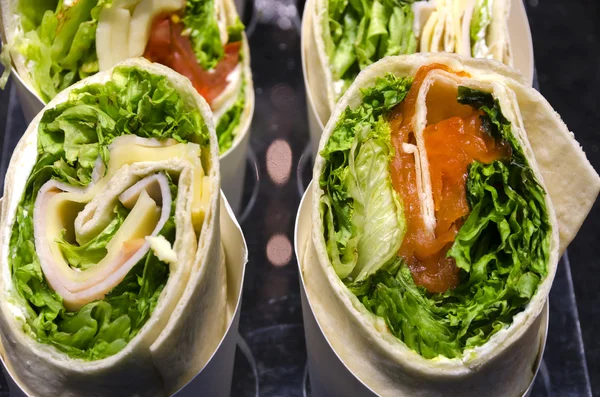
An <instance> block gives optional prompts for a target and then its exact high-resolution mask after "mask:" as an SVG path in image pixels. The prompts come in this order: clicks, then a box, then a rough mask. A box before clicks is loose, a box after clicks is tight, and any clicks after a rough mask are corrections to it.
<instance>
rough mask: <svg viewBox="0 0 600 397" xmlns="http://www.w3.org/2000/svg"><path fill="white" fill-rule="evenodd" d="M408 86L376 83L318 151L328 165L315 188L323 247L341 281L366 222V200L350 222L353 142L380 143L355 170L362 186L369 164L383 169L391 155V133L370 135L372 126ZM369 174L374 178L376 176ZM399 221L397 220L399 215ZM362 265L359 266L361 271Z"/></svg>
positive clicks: (406, 81)
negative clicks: (319, 192)
mask: <svg viewBox="0 0 600 397" xmlns="http://www.w3.org/2000/svg"><path fill="white" fill-rule="evenodd" d="M411 83H412V80H411V79H410V78H398V77H396V76H394V75H392V74H389V75H387V76H385V77H383V78H379V79H377V81H376V83H375V86H374V87H371V88H367V89H364V90H362V91H361V95H362V98H363V102H362V104H361V105H360V106H359V107H358V108H357V109H354V110H353V109H351V108H350V107H348V108H346V110H345V111H344V113H343V114H342V116H341V117H340V119H339V121H338V123H337V125H336V126H335V128H334V130H333V132H332V135H331V136H330V138H329V140H328V141H327V144H326V145H325V147H324V149H323V150H322V151H321V156H323V157H324V158H325V159H326V161H327V165H326V166H325V169H324V170H323V174H322V175H321V177H320V179H319V185H320V186H321V188H322V189H323V190H324V191H325V194H324V195H323V196H322V198H321V209H320V210H321V214H322V216H323V220H324V226H325V231H324V232H325V242H326V245H327V248H328V252H329V258H330V260H331V262H332V264H333V266H334V269H335V270H336V273H337V274H338V275H339V276H340V278H342V279H343V278H346V277H347V276H349V275H350V274H351V273H352V271H353V270H354V268H355V267H356V264H357V263H358V246H359V241H360V237H361V235H362V229H363V228H364V225H365V222H366V221H365V220H364V217H365V215H366V213H365V210H364V208H365V204H366V203H367V201H369V200H366V199H365V200H363V201H362V203H359V205H362V208H361V209H359V210H358V211H359V218H360V217H362V219H363V220H362V221H360V222H358V221H357V222H355V221H354V220H353V218H354V216H355V212H356V210H357V209H356V205H355V200H354V198H353V196H352V194H351V192H350V189H349V184H348V182H349V180H350V178H356V168H355V170H354V172H355V175H354V176H352V175H351V174H352V172H353V171H352V169H351V167H350V162H351V161H352V162H356V158H355V157H354V156H358V155H359V151H357V150H356V146H355V145H358V143H355V142H362V140H364V139H368V138H369V137H372V138H373V140H377V141H379V142H378V143H375V145H376V146H379V148H376V147H375V146H373V147H372V148H371V149H368V150H367V151H366V152H365V154H363V156H362V157H361V159H359V160H360V161H359V162H358V163H359V165H363V164H364V167H359V168H360V169H361V171H360V173H361V174H362V175H360V177H359V179H355V180H359V181H362V183H363V184H364V183H365V181H366V180H367V178H368V177H369V175H366V174H368V173H369V172H371V171H370V170H368V168H367V166H366V164H367V163H368V162H369V159H371V158H373V159H374V160H375V162H374V163H373V165H378V166H381V162H382V159H381V156H383V157H386V159H388V158H389V156H390V151H391V149H390V148H389V139H390V138H389V131H387V130H385V128H382V125H381V124H380V125H379V128H376V129H375V130H373V128H372V126H373V125H375V124H376V123H377V121H378V120H379V118H380V117H381V116H382V115H383V114H384V113H386V112H389V111H390V110H391V109H392V108H393V107H395V106H396V105H397V104H399V103H400V102H402V101H403V100H404V98H405V97H406V94H407V93H408V90H409V89H410V85H411ZM370 145H371V144H369V145H368V146H370ZM353 146H355V149H354V151H352V147H353ZM351 151H352V153H351ZM368 152H370V153H372V154H375V153H377V156H372V155H367V153H368ZM351 157H352V159H351ZM373 171H374V173H376V170H373ZM379 171H383V170H379ZM378 177H379V182H380V183H381V185H382V186H384V185H385V182H383V181H382V179H383V178H382V175H381V174H379V175H378ZM356 190H359V189H358V188H353V192H354V194H356V195H357V197H358V193H357V192H356ZM389 198H390V197H389V196H388V200H387V205H388V206H390V209H391V210H394V207H393V206H391V202H390V201H389ZM396 201H397V200H396ZM373 202H376V201H373ZM397 204H398V203H397V202H394V206H395V207H396V209H398V208H399V207H398V206H397ZM369 207H370V205H369ZM373 209H374V208H373ZM398 211H399V209H398ZM398 217H400V215H399V214H398ZM387 221H389V222H392V221H394V222H396V221H397V219H394V217H390V218H388V219H387ZM358 226H360V229H361V230H359V227H358ZM369 226H370V227H373V229H371V230H373V231H375V228H376V225H375V224H371V225H369ZM391 237H392V236H391V235H390V242H389V244H390V246H393V245H395V241H394V242H392V241H391V240H393V239H392V238H391ZM365 242H366V240H365V241H363V244H364V243H365ZM384 256H385V255H384ZM366 263H367V261H366V260H365V261H364V262H361V264H363V267H364V265H365V264H366ZM382 265H383V264H374V263H372V264H370V265H369V266H368V268H369V271H370V270H372V268H374V267H376V266H382Z"/></svg>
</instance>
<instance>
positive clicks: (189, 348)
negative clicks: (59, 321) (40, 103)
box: [0, 59, 235, 396]
mask: <svg viewBox="0 0 600 397" xmlns="http://www.w3.org/2000/svg"><path fill="white" fill-rule="evenodd" d="M121 65H124V66H134V67H139V68H141V69H143V70H146V71H148V72H150V73H153V74H159V75H164V76H166V77H167V79H168V80H169V82H170V83H171V84H172V86H173V87H175V89H176V90H177V91H178V92H179V93H180V94H181V95H182V97H183V99H184V102H185V103H186V105H187V106H188V107H189V108H190V109H192V108H195V109H199V111H200V112H201V115H202V116H203V118H204V121H205V123H206V125H207V127H208V129H209V132H210V145H209V147H208V148H204V150H206V149H208V151H209V153H208V155H207V160H208V164H209V167H210V168H209V169H207V170H205V172H206V173H207V175H210V178H211V196H210V201H209V203H210V204H209V208H208V210H207V213H206V217H205V221H204V224H203V226H202V230H201V233H200V237H199V239H198V240H196V238H195V234H194V232H193V228H192V225H191V222H190V221H189V215H186V210H189V205H190V202H191V192H190V190H189V189H190V186H191V181H190V174H189V172H188V173H186V172H185V170H184V171H183V172H182V173H181V176H180V179H181V180H180V182H179V186H178V187H179V194H178V198H177V204H176V214H175V217H176V224H177V229H178V230H177V235H176V241H175V244H174V250H175V251H176V252H177V254H178V258H179V261H178V263H177V265H176V266H174V267H171V273H170V275H169V280H168V282H167V285H166V286H165V288H164V290H163V291H162V293H161V296H160V299H159V301H158V304H157V306H156V308H155V310H154V312H153V313H152V316H151V317H150V319H149V320H148V321H147V322H146V324H145V325H144V326H143V327H142V329H141V330H140V332H139V333H138V335H137V336H136V337H135V338H133V339H132V340H131V341H130V342H129V344H128V345H127V346H126V347H125V348H124V349H123V350H121V351H120V352H119V353H117V354H115V355H113V356H110V357H108V358H105V359H101V360H97V361H85V360H80V359H71V358H69V357H68V356H67V355H66V354H64V353H62V352H60V351H59V350H57V349H56V348H54V347H52V346H50V345H47V344H42V343H39V342H37V341H36V340H34V339H33V338H31V337H30V336H29V335H27V334H25V333H24V332H23V319H22V316H23V312H22V311H21V309H20V307H21V305H22V304H23V298H21V296H20V295H19V294H18V293H17V292H16V291H15V289H14V288H13V285H12V277H11V272H10V270H9V266H8V263H7V255H8V249H9V241H10V234H11V230H12V225H13V223H14V221H15V215H16V208H17V205H18V204H19V202H20V200H21V197H22V194H23V190H24V188H25V183H26V180H27V178H28V175H29V173H30V172H31V169H32V168H33V166H34V164H35V162H36V156H37V128H38V124H39V122H40V119H41V117H42V114H43V113H40V114H39V115H38V116H37V117H36V118H35V119H34V120H33V122H32V123H31V124H30V126H29V128H28V129H27V131H26V132H25V134H24V136H23V138H22V139H21V140H20V141H19V144H18V145H17V148H16V149H15V152H14V154H13V156H12V158H11V162H10V164H9V168H8V171H7V176H6V181H5V188H4V199H3V202H2V219H1V221H0V233H1V241H2V244H1V245H0V264H2V269H1V273H0V282H1V288H0V337H1V339H2V344H3V345H4V349H5V355H4V357H3V358H4V360H5V361H7V362H8V363H9V365H10V366H11V367H12V370H13V373H14V374H15V377H16V378H17V379H18V380H19V381H20V382H21V384H22V385H24V386H25V388H26V389H28V390H29V391H30V392H31V394H33V395H36V396H58V395H60V396H80V395H90V396H119V395H123V396H126V395H127V396H129V395H134V394H137V395H140V396H163V395H167V394H170V393H171V392H173V391H175V390H177V389H178V388H179V387H181V386H183V385H184V384H185V383H186V382H187V381H189V380H190V379H191V378H192V377H193V375H195V374H196V373H197V372H198V371H199V370H200V369H201V368H202V367H203V366H204V365H205V364H206V362H207V360H208V359H209V357H210V356H211V355H212V354H213V352H214V351H215V349H216V347H217V345H218V344H219V342H220V340H221V338H222V337H223V335H224V333H225V330H226V328H227V327H228V326H229V323H230V321H231V315H232V313H231V311H232V308H233V307H235V303H233V304H232V303H231V302H228V296H227V279H226V269H225V264H224V263H225V257H224V255H223V248H222V245H221V237H220V228H219V185H220V173H219V161H218V147H217V141H216V136H215V132H214V125H213V122H212V114H211V112H210V109H209V107H208V105H207V104H206V102H205V101H204V99H202V97H201V96H200V95H199V94H198V93H197V92H196V90H195V89H194V88H193V87H192V86H191V84H190V83H189V80H188V79H186V78H184V77H182V76H181V75H179V74H177V73H175V72H173V71H172V70H171V69H169V68H166V67H164V66H161V65H158V64H152V63H150V62H148V61H145V60H143V59H133V60H128V61H126V62H123V63H122V64H121ZM111 73H112V70H109V71H106V72H104V73H98V74H96V75H94V76H92V77H90V78H89V79H87V80H84V81H81V82H78V83H76V84H74V85H73V86H71V87H70V88H68V89H67V90H65V91H63V92H61V93H60V94H59V95H58V96H57V97H56V98H54V99H53V100H52V101H51V102H50V103H49V104H48V105H47V106H48V107H54V106H56V105H57V104H59V103H62V102H64V101H66V100H67V98H68V96H69V92H70V91H71V90H73V89H77V88H80V87H83V86H85V85H88V84H93V83H104V82H106V81H108V80H110V78H111ZM179 163H181V160H179V159H171V160H168V161H165V162H152V159H149V161H148V162H144V163H137V164H136V166H137V168H138V171H139V172H140V173H142V174H143V173H144V172H155V171H156V170H164V169H178V168H177V167H180V166H181V164H179ZM132 168H134V167H132ZM179 196H181V198H180V197H179ZM187 213H188V214H189V212H187ZM19 316H21V318H18V317H19Z"/></svg>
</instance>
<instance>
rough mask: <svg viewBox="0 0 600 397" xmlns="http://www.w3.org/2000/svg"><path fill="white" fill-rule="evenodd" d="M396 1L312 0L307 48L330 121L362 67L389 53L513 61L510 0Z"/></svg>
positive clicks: (315, 92)
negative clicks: (351, 0)
mask: <svg viewBox="0 0 600 397" xmlns="http://www.w3.org/2000/svg"><path fill="white" fill-rule="evenodd" d="M391 4H392V3H385V2H383V3H382V2H379V1H368V2H362V3H350V2H346V3H344V2H340V3H332V2H328V1H326V0H309V1H307V5H306V11H305V13H304V17H303V27H302V30H303V31H309V32H311V33H310V34H306V35H305V34H303V38H302V56H303V57H304V58H305V59H306V60H305V62H306V67H307V69H308V71H307V74H308V76H307V77H308V82H307V84H308V89H309V90H310V91H311V97H312V100H313V102H314V104H315V107H316V111H317V113H318V115H319V116H320V118H321V121H322V123H323V124H325V122H326V121H327V119H328V117H329V115H330V114H331V112H332V110H333V108H334V107H335V104H336V102H337V101H338V100H339V99H340V97H341V96H342V95H343V93H344V92H345V90H346V89H347V88H348V87H349V85H350V84H351V83H352V81H353V80H354V78H355V77H356V76H357V74H358V72H359V71H360V70H362V69H364V68H365V67H367V66H368V65H369V64H371V63H373V62H376V61H377V60H379V59H381V58H383V57H385V56H393V55H403V54H412V53H415V52H454V53H458V54H460V55H464V56H473V57H477V58H488V59H495V60H497V61H500V62H503V63H505V64H507V65H510V66H512V56H511V50H510V41H509V35H508V25H507V24H508V16H509V11H510V1H509V0H435V1H433V0H432V1H423V0H421V1H415V2H412V3H408V2H407V3H403V2H400V3H394V5H393V6H392V5H391ZM356 7H360V8H361V9H357V8H356ZM364 8H368V9H364ZM313 52H314V53H313ZM315 58H318V59H315ZM323 86H325V87H326V90H324V89H323ZM321 115H325V116H326V117H322V116H321Z"/></svg>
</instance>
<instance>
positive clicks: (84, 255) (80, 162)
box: [9, 67, 208, 360]
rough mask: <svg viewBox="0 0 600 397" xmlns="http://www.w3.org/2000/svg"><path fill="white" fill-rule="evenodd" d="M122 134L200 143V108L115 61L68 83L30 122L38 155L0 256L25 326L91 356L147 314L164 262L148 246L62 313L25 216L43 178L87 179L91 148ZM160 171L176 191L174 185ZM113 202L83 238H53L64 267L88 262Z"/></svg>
mask: <svg viewBox="0 0 600 397" xmlns="http://www.w3.org/2000/svg"><path fill="white" fill-rule="evenodd" d="M127 134H134V135H137V136H140V137H146V138H156V139H159V140H164V139H167V138H173V139H176V140H177V141H179V142H184V143H185V142H195V143H198V144H200V145H202V146H203V147H205V146H206V144H207V143H208V130H207V127H206V125H205V124H204V121H203V119H202V116H201V115H200V112H199V111H198V110H196V109H194V110H190V109H188V108H187V107H186V105H185V103H184V100H183V99H182V98H181V96H179V95H178V93H177V92H176V91H175V89H174V88H173V87H171V86H170V84H169V83H168V81H167V79H166V78H165V77H164V76H158V75H153V74H150V73H148V72H145V71H142V70H140V69H137V68H134V67H119V68H116V69H115V70H114V72H113V75H112V79H111V81H109V82H107V83H105V84H92V85H88V86H86V87H83V88H81V89H79V90H74V91H72V92H71V94H70V96H69V99H68V101H67V102H64V103H62V104H60V105H58V106H56V107H55V108H52V109H49V110H47V111H46V112H45V113H44V115H43V116H42V120H41V122H40V125H39V129H38V159H37V163H36V164H35V166H34V168H33V170H32V173H31V175H30V176H29V179H28V180H27V184H26V188H25V192H24V194H23V198H22V199H21V202H20V204H19V206H18V207H17V213H16V220H15V223H14V225H13V230H12V234H11V239H10V254H9V265H10V269H11V272H12V278H13V283H14V285H15V288H16V290H17V291H18V293H19V294H20V295H21V296H22V297H23V298H24V299H25V301H26V303H27V304H26V305H25V306H24V309H25V310H26V311H27V316H26V318H27V320H26V323H25V324H24V330H25V331H26V332H27V333H29V334H30V335H31V336H32V337H34V338H36V339H37V340H38V341H40V342H42V343H47V344H51V345H54V346H56V347H57V348H58V349H60V350H62V351H64V352H65V353H67V354H69V355H70V356H71V357H79V358H84V359H88V360H95V359H100V358H103V357H107V356H110V355H112V354H115V353H117V352H118V351H120V350H121V349H122V348H123V347H124V346H126V345H127V343H128V342H129V341H130V340H131V339H132V338H133V337H134V336H135V335H136V334H137V333H138V332H139V330H140V329H141V327H142V326H143V325H144V323H145V322H146V320H147V319H148V318H149V317H150V315H151V313H152V310H154V307H155V306H156V303H157V301H158V297H159V295H160V293H161V291H162V289H163V287H164V285H165V284H166V282H167V279H168V276H169V267H168V265H167V264H165V263H163V262H161V261H160V260H158V258H156V256H154V254H153V253H152V252H151V251H150V252H149V253H148V254H147V255H146V256H145V257H144V258H143V259H142V260H141V261H140V262H139V263H138V264H136V265H135V266H134V268H133V269H132V270H131V271H130V272H129V273H128V274H127V276H126V277H125V279H124V280H123V281H122V282H121V283H120V284H119V285H118V286H117V287H116V288H114V289H113V290H112V291H111V292H110V293H109V294H108V295H107V296H106V297H105V298H104V299H103V300H100V301H94V302H91V303H88V304H87V305H85V306H83V307H82V308H81V309H79V310H78V311H76V312H69V311H67V310H66V309H65V307H64V306H63V303H62V298H61V297H60V296H59V295H58V294H57V293H56V292H54V291H53V290H52V289H51V288H50V286H49V285H48V283H47V281H46V279H45V278H44V275H43V272H42V269H41V266H40V261H39V258H38V255H37V253H36V250H35V245H34V242H33V241H34V234H33V216H32V215H33V207H34V203H35V199H36V196H37V193H38V191H39V190H40V188H41V186H42V185H43V184H44V183H46V182H47V181H48V180H49V179H56V180H59V181H62V182H65V183H68V184H71V185H79V186H86V185H87V184H89V183H90V181H91V172H92V168H93V164H94V162H95V160H96V159H97V158H98V156H100V157H101V158H102V160H103V161H104V163H105V164H107V163H108V156H109V152H108V148H107V146H108V145H109V144H110V143H111V142H112V141H113V140H114V139H115V138H116V137H118V136H121V135H127ZM166 176H167V178H168V179H169V183H170V188H171V193H172V195H173V197H176V194H177V187H176V184H175V182H174V181H173V180H171V176H170V175H169V174H166ZM175 202H176V200H175V199H173V202H172V207H171V217H170V218H169V220H168V221H167V223H166V224H165V226H164V227H163V228H162V230H161V231H160V233H159V234H160V235H162V236H164V237H165V238H166V239H167V240H168V241H170V242H171V243H173V242H174V239H175V222H174V218H173V214H174V205H175ZM115 211H116V213H115V219H114V220H113V222H111V224H109V225H108V226H107V227H106V228H105V229H104V230H103V231H102V232H101V233H100V234H98V236H96V238H95V239H93V240H92V241H90V242H89V244H86V245H85V246H82V247H73V246H69V247H66V246H65V244H64V242H63V243H62V244H61V245H62V250H63V252H64V253H65V257H66V258H67V260H68V261H69V262H70V263H71V264H72V265H73V266H75V267H81V268H86V267H89V265H90V264H91V263H93V262H94V261H95V259H97V258H99V257H100V256H101V255H102V253H103V250H105V246H106V242H107V240H108V239H109V237H110V236H111V235H113V233H114V232H115V231H116V229H117V228H118V224H120V223H122V220H123V219H124V216H125V210H124V209H122V208H119V207H117V208H116V209H115Z"/></svg>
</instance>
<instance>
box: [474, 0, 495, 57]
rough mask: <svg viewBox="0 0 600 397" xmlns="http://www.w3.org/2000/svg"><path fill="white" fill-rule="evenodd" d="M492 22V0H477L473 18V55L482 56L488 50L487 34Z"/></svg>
mask: <svg viewBox="0 0 600 397" xmlns="http://www.w3.org/2000/svg"><path fill="white" fill-rule="evenodd" d="M491 23H492V9H491V1H490V0H477V2H476V3H475V7H474V9H473V17H472V19H471V26H470V37H471V55H472V56H473V57H480V56H483V55H485V53H486V52H487V43H486V35H487V30H488V27H489V26H490V24H491Z"/></svg>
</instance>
